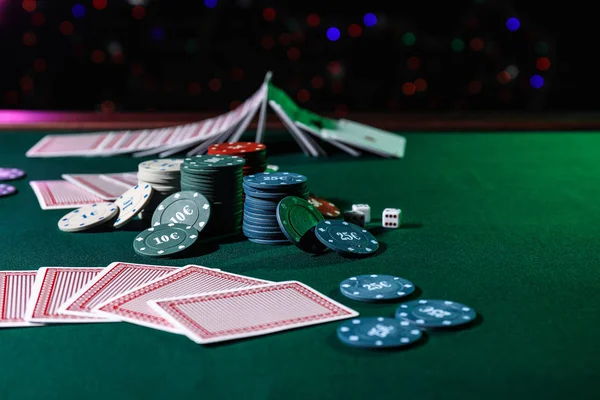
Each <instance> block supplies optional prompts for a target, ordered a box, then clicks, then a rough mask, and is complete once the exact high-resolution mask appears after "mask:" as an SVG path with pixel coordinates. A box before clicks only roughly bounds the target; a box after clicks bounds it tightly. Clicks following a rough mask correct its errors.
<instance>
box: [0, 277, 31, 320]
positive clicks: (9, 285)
mask: <svg viewBox="0 0 600 400" xmlns="http://www.w3.org/2000/svg"><path fill="white" fill-rule="evenodd" d="M36 274H37V271H0V328H12V327H19V326H20V327H25V326H37V325H38V324H34V323H31V322H27V321H25V318H24V317H25V308H26V307H27V302H28V301H29V297H30V296H31V290H32V288H33V282H34V281H35V276H36Z"/></svg>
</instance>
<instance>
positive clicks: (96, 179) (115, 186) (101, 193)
mask: <svg viewBox="0 0 600 400" xmlns="http://www.w3.org/2000/svg"><path fill="white" fill-rule="evenodd" d="M62 177H63V179H65V180H66V181H69V182H71V183H72V184H74V185H76V186H79V187H80V188H82V189H84V190H86V191H88V192H89V193H91V194H93V195H94V196H98V197H100V198H101V199H103V200H115V199H116V198H118V197H119V196H120V195H122V194H123V193H124V192H125V191H126V190H127V189H128V188H129V187H131V186H135V185H131V186H128V187H124V186H123V184H122V183H118V182H115V181H113V180H110V179H106V178H105V177H103V176H102V174H64V175H63V176H62Z"/></svg>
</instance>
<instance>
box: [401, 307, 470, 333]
mask: <svg viewBox="0 0 600 400" xmlns="http://www.w3.org/2000/svg"><path fill="white" fill-rule="evenodd" d="M476 316H477V313H476V312H475V310H473V309H472V308H471V307H469V306H466V305H464V304H460V303H456V302H453V301H448V300H413V301H409V302H406V303H403V304H401V305H400V306H399V307H398V308H397V310H396V318H399V319H403V320H407V321H411V322H414V323H415V324H417V325H418V326H421V327H423V328H444V327H453V326H459V325H464V324H468V323H470V322H472V321H473V320H474V319H475V317H476Z"/></svg>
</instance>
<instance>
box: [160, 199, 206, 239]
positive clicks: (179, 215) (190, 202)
mask: <svg viewBox="0 0 600 400" xmlns="http://www.w3.org/2000/svg"><path fill="white" fill-rule="evenodd" d="M209 218H210V203H209V201H208V200H207V198H206V197H204V196H203V195H202V194H200V193H198V192H192V191H184V192H179V193H175V194H172V195H171V196H169V197H167V198H166V199H165V200H163V201H162V203H160V204H159V205H158V207H157V208H156V210H155V211H154V215H152V226H156V225H161V224H168V223H175V224H185V225H190V226H193V227H194V228H195V229H196V230H197V231H198V232H201V231H202V230H203V229H204V227H205V226H206V224H207V223H208V221H209Z"/></svg>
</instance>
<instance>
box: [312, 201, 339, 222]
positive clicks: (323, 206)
mask: <svg viewBox="0 0 600 400" xmlns="http://www.w3.org/2000/svg"><path fill="white" fill-rule="evenodd" d="M308 202H309V203H310V204H312V205H313V207H315V208H316V209H317V210H319V212H320V213H321V214H322V215H323V217H325V218H337V217H339V216H340V214H341V212H340V209H339V208H337V206H336V205H335V204H333V203H332V202H330V201H329V200H325V199H323V198H321V197H315V196H313V195H310V196H308Z"/></svg>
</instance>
